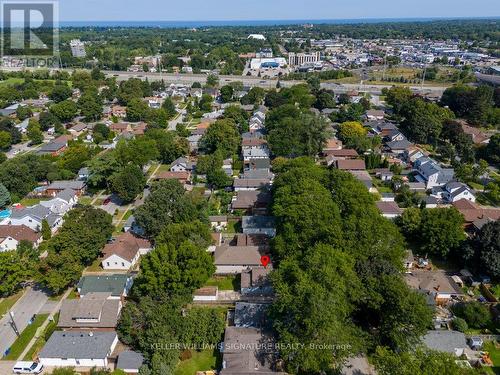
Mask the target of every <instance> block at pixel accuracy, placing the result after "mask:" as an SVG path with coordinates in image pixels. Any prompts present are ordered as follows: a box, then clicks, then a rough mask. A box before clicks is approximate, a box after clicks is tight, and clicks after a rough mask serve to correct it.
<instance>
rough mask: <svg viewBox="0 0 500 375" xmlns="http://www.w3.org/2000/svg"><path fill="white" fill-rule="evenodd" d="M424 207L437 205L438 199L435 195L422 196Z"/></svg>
mask: <svg viewBox="0 0 500 375" xmlns="http://www.w3.org/2000/svg"><path fill="white" fill-rule="evenodd" d="M424 202H425V207H426V208H436V207H437V206H438V203H439V201H438V200H437V198H436V197H433V196H431V195H428V196H426V197H425V198H424Z"/></svg>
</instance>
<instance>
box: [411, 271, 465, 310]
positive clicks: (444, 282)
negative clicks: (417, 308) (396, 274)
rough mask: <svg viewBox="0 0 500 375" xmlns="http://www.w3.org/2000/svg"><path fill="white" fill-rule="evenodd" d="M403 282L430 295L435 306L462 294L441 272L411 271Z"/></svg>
mask: <svg viewBox="0 0 500 375" xmlns="http://www.w3.org/2000/svg"><path fill="white" fill-rule="evenodd" d="M405 281H406V283H407V284H408V286H410V288H413V289H415V290H423V291H425V292H427V293H431V294H432V295H433V296H434V299H435V301H436V303H437V304H445V303H447V302H448V301H449V300H450V299H451V298H455V297H458V296H462V295H463V294H464V293H463V292H462V290H461V289H460V287H459V286H458V285H457V283H456V282H455V281H453V279H452V278H451V277H450V276H448V275H447V274H446V273H445V272H444V271H442V270H435V271H429V270H413V271H412V272H411V273H409V274H406V275H405Z"/></svg>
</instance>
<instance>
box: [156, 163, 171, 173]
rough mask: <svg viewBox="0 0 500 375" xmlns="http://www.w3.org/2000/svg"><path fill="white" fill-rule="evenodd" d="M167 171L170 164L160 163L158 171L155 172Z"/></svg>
mask: <svg viewBox="0 0 500 375" xmlns="http://www.w3.org/2000/svg"><path fill="white" fill-rule="evenodd" d="M168 171H170V165H169V164H162V165H160V168H158V171H157V172H156V173H159V172H168Z"/></svg>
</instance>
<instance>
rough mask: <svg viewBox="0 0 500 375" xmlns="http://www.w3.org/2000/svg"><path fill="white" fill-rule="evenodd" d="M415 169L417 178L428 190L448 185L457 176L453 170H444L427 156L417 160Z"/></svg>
mask: <svg viewBox="0 0 500 375" xmlns="http://www.w3.org/2000/svg"><path fill="white" fill-rule="evenodd" d="M413 168H414V170H415V171H416V172H418V175H416V176H415V178H417V179H420V182H425V184H426V188H427V189H432V188H433V187H435V186H443V185H446V184H447V183H448V182H450V181H452V180H453V177H454V175H455V172H454V171H453V168H442V167H441V166H440V165H439V164H438V163H437V162H436V161H435V160H433V159H431V158H429V157H426V156H424V157H421V158H420V159H417V160H416V161H415V163H414V166H413Z"/></svg>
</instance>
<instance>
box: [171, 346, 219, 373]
mask: <svg viewBox="0 0 500 375" xmlns="http://www.w3.org/2000/svg"><path fill="white" fill-rule="evenodd" d="M191 355H192V357H191V358H189V359H186V360H184V361H181V362H180V363H179V364H178V365H177V368H176V369H175V372H174V375H194V374H196V372H197V371H207V370H215V369H217V368H219V367H221V366H220V364H221V360H222V357H221V355H220V353H219V351H218V350H217V349H214V350H211V349H206V350H202V351H200V352H196V351H191Z"/></svg>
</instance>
